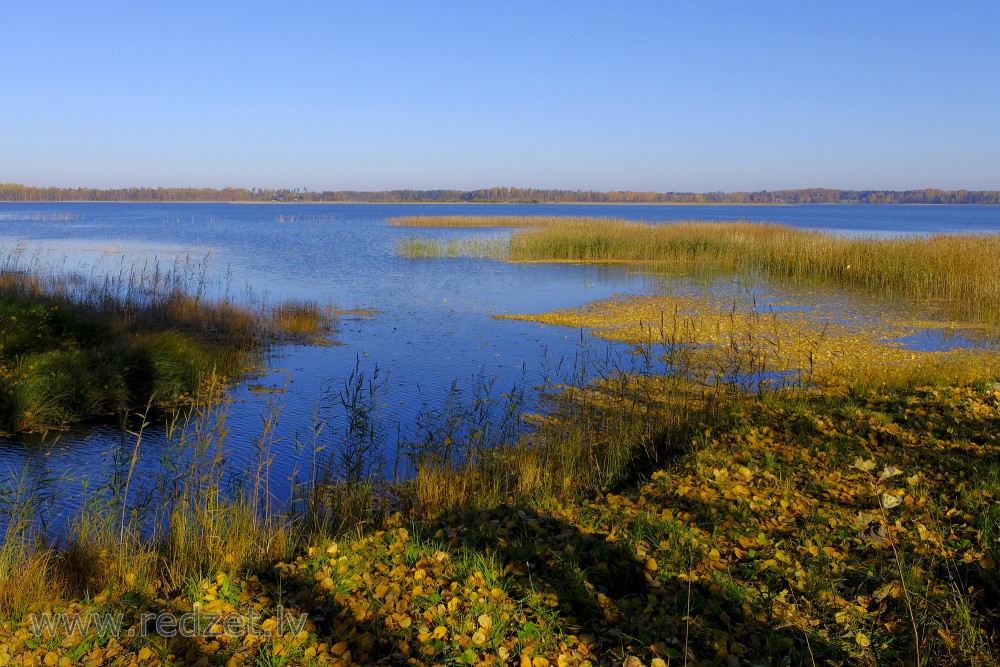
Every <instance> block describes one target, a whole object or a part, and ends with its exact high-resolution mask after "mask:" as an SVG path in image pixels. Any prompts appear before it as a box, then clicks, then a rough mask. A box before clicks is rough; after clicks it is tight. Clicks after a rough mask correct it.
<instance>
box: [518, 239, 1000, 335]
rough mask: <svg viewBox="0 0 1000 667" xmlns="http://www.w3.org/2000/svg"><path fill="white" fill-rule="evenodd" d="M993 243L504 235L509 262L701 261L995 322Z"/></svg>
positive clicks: (998, 282) (998, 275) (999, 243)
mask: <svg viewBox="0 0 1000 667" xmlns="http://www.w3.org/2000/svg"><path fill="white" fill-rule="evenodd" d="M998 252H1000V237H998V236H995V235H940V236H931V237H904V238H844V237H840V236H835V235H833V234H828V233H824V232H819V231H808V230H800V229H794V228H791V227H785V226H781V225H770V224H756V223H695V222H692V223H677V224H657V225H649V224H642V223H630V222H608V223H603V224H593V223H587V222H566V223H563V224H560V225H558V226H549V227H544V228H541V229H537V230H530V231H522V232H517V233H515V234H514V235H513V236H512V237H511V241H510V258H511V259H512V260H514V261H578V262H591V261H596V262H644V263H649V262H667V263H677V264H685V263H690V264H698V263H708V264H714V265H719V266H722V267H726V268H731V269H733V270H736V271H741V272H746V273H750V274H757V275H762V276H767V277H771V278H787V279H793V280H797V281H804V282H813V283H817V284H829V285H837V286H842V287H850V288H858V289H862V290H865V291H867V292H870V293H873V294H877V295H880V296H902V297H912V298H917V299H925V300H940V301H942V302H945V303H947V304H950V305H952V306H955V307H958V308H959V309H960V310H962V311H964V312H966V313H967V314H968V315H970V316H974V317H978V318H995V317H996V316H997V315H998V314H1000V307H998V304H1000V272H998V271H997V270H996V257H997V256H998V255H997V253H998Z"/></svg>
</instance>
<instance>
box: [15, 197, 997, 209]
mask: <svg viewBox="0 0 1000 667" xmlns="http://www.w3.org/2000/svg"><path fill="white" fill-rule="evenodd" d="M0 204H232V205H235V206H288V205H308V206H343V205H350V206H493V205H499V206H512V205H513V206H707V207H724V206H749V207H754V208H772V207H781V208H785V207H793V206H871V207H881V206H928V207H935V206H1000V204H995V203H992V202H984V203H966V202H956V203H952V202H942V203H928V202H898V203H896V202H892V203H890V202H874V203H873V202H859V201H852V202H774V203H771V202H767V203H765V202H604V201H586V202H584V201H578V202H574V201H570V202H525V201H361V200H358V201H231V200H227V199H190V200H184V201H153V200H140V201H117V200H105V199H63V200H54V201H53V200H46V199H24V200H18V201H13V200H0Z"/></svg>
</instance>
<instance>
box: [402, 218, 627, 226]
mask: <svg viewBox="0 0 1000 667" xmlns="http://www.w3.org/2000/svg"><path fill="white" fill-rule="evenodd" d="M573 220H575V221H587V222H590V223H604V222H610V221H615V220H616V219H615V218H598V217H595V218H567V217H562V216H558V215H404V216H399V217H395V218H389V221H388V222H389V226H390V227H496V228H506V227H547V226H549V225H561V224H563V223H564V222H566V221H573Z"/></svg>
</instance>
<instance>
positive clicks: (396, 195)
mask: <svg viewBox="0 0 1000 667" xmlns="http://www.w3.org/2000/svg"><path fill="white" fill-rule="evenodd" d="M0 201H2V202H70V201H97V202H362V203H416V202H440V203H462V202H467V203H479V202H487V203H518V204H521V203H536V204H573V203H578V204H579V203H598V204H1000V190H939V189H937V188H924V189H921V190H838V189H834V188H804V189H798V190H771V191H768V190H761V191H759V192H703V193H698V192H636V191H618V190H616V191H611V192H601V191H596V190H542V189H536V188H510V187H502V188H483V189H479V190H372V191H362V190H335V191H323V192H313V191H310V190H304V189H298V188H296V189H293V190H292V189H287V188H281V189H273V188H222V189H216V188H148V187H137V188H113V189H100V188H54V187H32V186H27V185H20V184H17V183H0Z"/></svg>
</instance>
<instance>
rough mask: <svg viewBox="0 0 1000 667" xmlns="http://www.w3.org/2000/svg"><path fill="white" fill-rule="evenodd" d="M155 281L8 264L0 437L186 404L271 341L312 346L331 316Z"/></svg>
mask: <svg viewBox="0 0 1000 667" xmlns="http://www.w3.org/2000/svg"><path fill="white" fill-rule="evenodd" d="M189 278H190V276H180V275H178V274H171V273H169V272H166V273H161V272H159V271H158V270H154V271H151V272H149V273H137V272H136V270H135V269H133V271H132V273H131V274H130V275H123V276H116V277H109V278H105V279H104V280H103V281H97V280H92V279H90V278H87V277H81V276H75V275H46V274H40V273H37V272H33V271H31V270H27V269H26V268H25V267H23V266H21V265H20V264H19V263H18V261H17V259H15V258H8V260H7V261H6V262H5V265H4V267H3V269H2V270H0V382H2V385H3V388H4V391H3V392H2V393H0V432H3V431H7V432H16V431H38V430H47V429H52V428H57V429H58V428H62V427H66V426H69V425H70V424H73V423H75V422H81V421H91V420H102V419H103V420H107V419H112V418H116V419H122V418H123V417H124V416H125V415H126V414H127V413H129V412H130V411H134V410H136V409H140V408H143V407H145V406H147V405H152V406H156V407H160V408H172V407H178V406H182V405H190V403H191V401H192V400H193V399H194V398H195V397H196V396H198V395H200V394H201V393H203V392H202V391H201V390H202V389H203V385H204V383H205V382H208V381H209V380H210V379H211V378H216V379H222V381H226V380H228V379H229V378H234V377H236V376H238V375H240V374H242V373H244V372H246V371H247V370H248V369H249V368H251V367H253V366H254V365H256V364H258V363H260V361H261V360H262V357H263V354H264V353H265V352H266V349H267V348H268V346H270V345H271V344H273V343H275V342H278V341H280V340H291V339H296V340H302V341H312V342H315V341H318V340H320V339H321V338H322V337H324V336H325V333H328V332H329V330H330V324H331V319H330V315H331V313H328V312H324V311H323V309H322V308H320V307H319V306H318V305H317V304H314V303H306V302H287V303H280V304H276V305H274V306H267V307H265V306H261V307H259V308H256V309H255V308H251V307H247V306H243V305H238V304H236V303H234V302H232V301H229V300H223V301H211V300H208V299H205V298H203V297H202V296H200V290H198V289H197V288H195V289H189V287H190V284H189V283H188V279H189Z"/></svg>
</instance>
